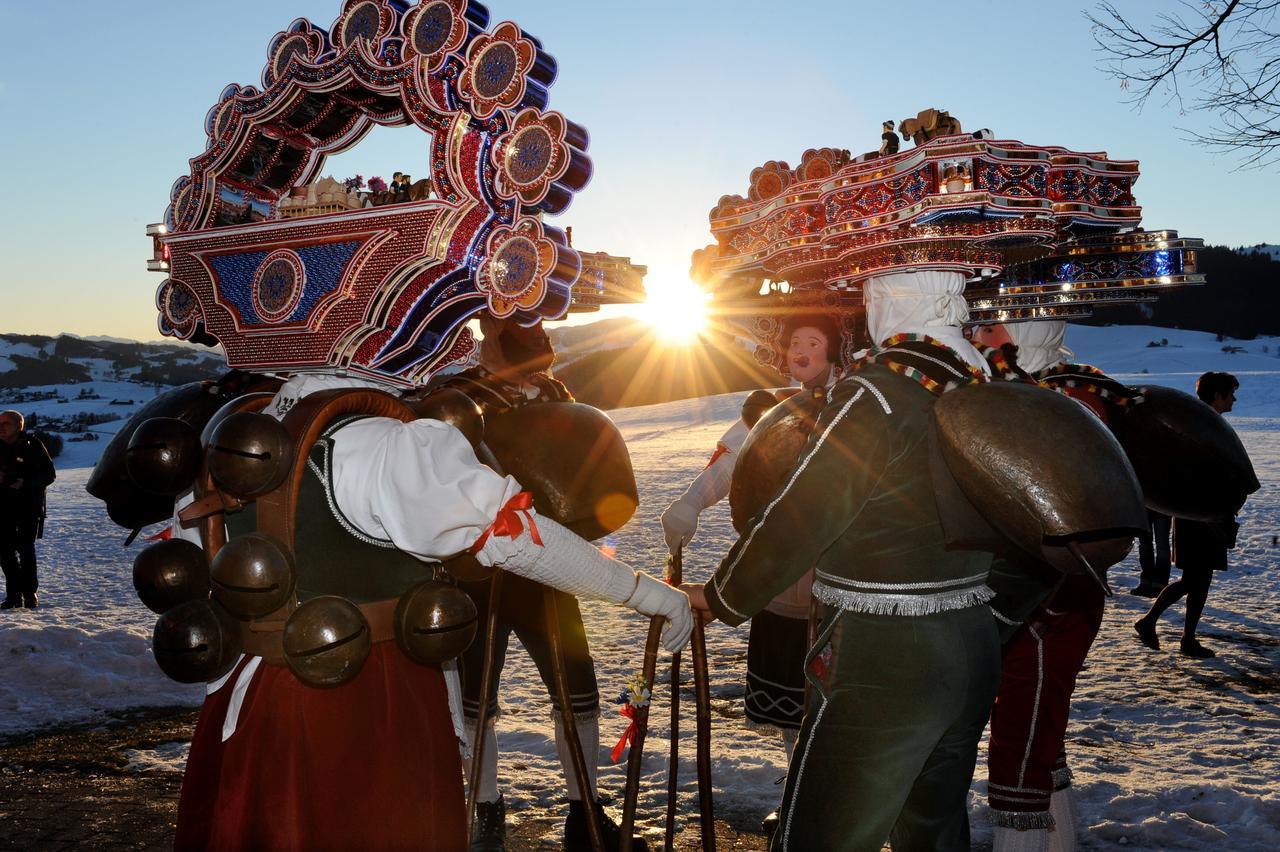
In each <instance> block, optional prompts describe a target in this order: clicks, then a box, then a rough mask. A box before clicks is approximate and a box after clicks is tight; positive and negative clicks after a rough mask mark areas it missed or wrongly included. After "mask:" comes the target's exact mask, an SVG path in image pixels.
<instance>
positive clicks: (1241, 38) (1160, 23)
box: [1086, 0, 1280, 168]
mask: <svg viewBox="0 0 1280 852" xmlns="http://www.w3.org/2000/svg"><path fill="white" fill-rule="evenodd" d="M1170 5H1171V6H1173V7H1174V8H1171V9H1170V10H1167V11H1162V12H1159V13H1157V14H1156V15H1155V16H1154V17H1153V18H1152V19H1151V20H1150V21H1146V22H1139V21H1136V20H1134V19H1132V18H1128V17H1126V16H1125V15H1124V14H1123V13H1121V12H1120V10H1119V9H1118V8H1117V7H1116V6H1115V5H1114V4H1113V3H1112V2H1110V0H1104V2H1101V3H1099V4H1098V6H1097V9H1096V14H1095V13H1086V17H1087V18H1088V19H1089V22H1090V23H1091V25H1092V27H1093V39H1094V42H1095V44H1096V45H1097V50H1098V52H1099V53H1100V54H1101V60H1100V63H1099V64H1100V66H1101V68H1102V69H1103V70H1104V71H1105V72H1106V73H1107V74H1108V75H1110V76H1111V77H1114V78H1115V79H1116V80H1118V81H1119V83H1120V88H1121V90H1123V91H1124V92H1126V93H1127V94H1126V97H1125V100H1126V101H1127V102H1128V103H1131V104H1133V106H1134V107H1135V108H1136V109H1139V110H1140V109H1142V107H1144V106H1145V105H1146V104H1147V102H1148V101H1150V100H1152V99H1156V100H1158V101H1160V102H1161V103H1162V105H1164V106H1176V107H1177V109H1178V112H1179V114H1180V115H1186V114H1187V113H1188V112H1199V113H1205V114H1207V115H1211V116H1213V118H1214V120H1215V126H1213V127H1212V128H1211V129H1210V130H1209V131H1207V132H1201V131H1189V135H1190V136H1191V138H1192V139H1194V140H1195V141H1196V142H1198V143H1200V144H1202V145H1204V146H1206V147H1208V148H1210V149H1211V150H1215V151H1221V152H1226V153H1231V154H1237V155H1239V157H1240V160H1241V162H1240V165H1239V168H1262V167H1265V166H1269V165H1272V164H1274V163H1277V162H1280V27H1278V26H1277V24H1278V23H1280V21H1277V12H1280V0H1212V1H1211V2H1191V1H1190V0H1180V2H1178V3H1176V4H1172V3H1171V4H1170Z"/></svg>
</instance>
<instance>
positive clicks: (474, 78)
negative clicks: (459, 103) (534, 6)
mask: <svg viewBox="0 0 1280 852" xmlns="http://www.w3.org/2000/svg"><path fill="white" fill-rule="evenodd" d="M536 56H537V48H536V47H534V44H533V42H532V41H530V40H529V39H527V38H525V37H524V36H523V35H522V34H521V33H520V28H519V27H518V26H516V25H515V24H513V23H511V22H510V21H503V22H502V23H501V24H498V26H497V28H496V29H494V31H493V32H491V33H485V34H483V35H478V36H476V37H475V39H474V40H473V41H472V42H471V46H470V47H468V48H467V67H466V69H465V70H464V71H463V72H462V79H461V80H459V81H458V94H459V95H460V96H461V97H462V99H463V100H465V101H468V102H470V104H471V114H472V115H473V116H475V117H476V118H478V119H482V120H483V119H486V118H489V117H490V116H491V115H493V114H494V113H495V112H497V111H498V110H499V109H514V108H515V107H517V106H519V105H520V102H521V100H522V99H523V98H524V96H525V92H526V90H527V88H528V77H529V72H530V71H532V70H533V65H534V59H535V58H536Z"/></svg>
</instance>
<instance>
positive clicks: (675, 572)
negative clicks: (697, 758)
mask: <svg viewBox="0 0 1280 852" xmlns="http://www.w3.org/2000/svg"><path fill="white" fill-rule="evenodd" d="M668 582H670V583H671V585H672V586H674V587H676V588H677V589H678V588H680V584H681V583H683V582H684V548H683V547H677V548H676V552H675V553H674V554H672V556H671V577H670V579H669V580H668ZM697 617H698V616H697V614H696V613H695V614H694V618H697ZM679 784H680V652H679V651H676V652H675V653H674V654H672V655H671V750H670V752H669V754H668V757H667V824H666V828H665V833H664V834H663V838H662V848H663V849H664V850H667V852H670V850H671V848H672V846H673V844H674V843H675V836H676V803H677V800H678V798H679V793H678V790H677V788H678V787H679Z"/></svg>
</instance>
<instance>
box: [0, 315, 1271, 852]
mask: <svg viewBox="0 0 1280 852" xmlns="http://www.w3.org/2000/svg"><path fill="white" fill-rule="evenodd" d="M1161 338H1165V339H1167V340H1168V341H1169V345H1168V346H1161V347H1157V348H1147V347H1146V343H1147V342H1148V341H1152V340H1155V341H1159V340H1160V339H1161ZM1069 343H1070V345H1071V346H1072V347H1073V348H1074V349H1075V350H1076V353H1077V357H1078V358H1079V359H1080V360H1083V361H1086V362H1089V363H1093V364H1095V365H1097V366H1099V367H1102V368H1103V369H1105V370H1107V371H1108V372H1111V373H1113V374H1114V375H1122V376H1124V377H1125V379H1126V380H1127V381H1131V382H1133V383H1142V382H1150V383H1154V384H1164V385H1169V386H1172V387H1177V388H1181V389H1183V390H1190V389H1191V387H1192V385H1193V384H1194V381H1195V377H1196V376H1197V375H1199V374H1200V373H1201V372H1203V371H1204V370H1207V369H1225V370H1229V371H1231V372H1233V373H1235V374H1236V375H1237V376H1239V377H1240V380H1241V389H1240V391H1239V393H1238V397H1239V403H1238V405H1237V408H1236V412H1235V414H1233V415H1232V416H1231V417H1230V419H1231V421H1232V422H1233V424H1234V425H1235V426H1236V428H1237V430H1238V431H1239V432H1240V435H1241V437H1242V439H1243V440H1244V443H1245V446H1246V447H1247V448H1248V449H1249V452H1250V454H1251V455H1252V457H1253V460H1254V464H1255V466H1256V468H1257V471H1258V477H1259V479H1260V480H1261V481H1262V483H1263V487H1262V490H1261V491H1260V492H1259V493H1258V494H1256V495H1254V497H1253V499H1251V500H1250V502H1249V504H1248V505H1247V506H1246V507H1245V510H1244V513H1243V516H1244V521H1245V526H1244V528H1243V530H1242V533H1241V538H1240V547H1239V548H1238V549H1237V550H1235V551H1233V552H1232V554H1231V570H1230V571H1228V572H1227V573H1226V574H1222V575H1219V576H1218V577H1217V578H1215V585H1214V588H1213V590H1212V591H1211V593H1210V598H1209V606H1208V608H1207V610H1206V613H1205V618H1204V621H1203V622H1202V627H1201V637H1202V639H1203V640H1204V642H1205V644H1206V645H1209V646H1210V647H1212V648H1214V649H1215V650H1216V651H1217V652H1218V658H1217V659H1216V660H1212V661H1208V662H1195V661H1191V660H1188V659H1186V658H1183V657H1181V656H1179V655H1178V654H1177V653H1176V651H1162V652H1151V651H1148V650H1147V649H1145V648H1143V647H1142V646H1140V645H1139V644H1138V642H1137V640H1136V638H1135V637H1134V634H1133V631H1132V628H1131V626H1130V625H1131V623H1132V621H1133V620H1134V619H1135V618H1137V616H1138V615H1139V614H1140V613H1141V612H1142V611H1143V610H1144V608H1145V603H1146V601H1144V600H1141V599H1137V598H1132V597H1129V596H1127V595H1124V594H1120V595H1118V596H1117V597H1116V598H1115V599H1114V600H1113V601H1112V602H1111V603H1110V605H1109V607H1108V612H1107V617H1106V622H1105V624H1104V626H1103V629H1102V632H1101V634H1100V635H1099V637H1098V641H1097V643H1096V644H1095V646H1094V650H1093V653H1092V654H1091V656H1090V659H1089V663H1088V665H1087V667H1086V669H1085V671H1084V673H1083V674H1082V676H1081V678H1080V684H1079V687H1078V689H1077V693H1076V702H1075V707H1074V711H1073V715H1072V724H1071V727H1070V730H1069V732H1068V750H1069V752H1070V754H1071V758H1072V763H1073V766H1074V768H1075V770H1076V787H1077V790H1078V791H1079V793H1080V795H1081V799H1082V806H1083V819H1084V822H1085V823H1086V824H1087V826H1088V828H1087V830H1086V831H1085V832H1084V833H1083V835H1082V837H1081V847H1082V848H1084V849H1111V848H1117V847H1119V846H1125V847H1127V848H1139V849H1232V850H1270V849H1275V848H1277V845H1278V841H1277V838H1278V837H1280V789H1278V788H1277V779H1278V778H1280V704H1278V703H1277V697H1278V696H1280V637H1278V636H1277V631H1276V626H1277V621H1278V620H1280V618H1278V616H1277V611H1278V610H1280V583H1278V582H1277V579H1276V577H1275V575H1274V574H1273V571H1274V570H1275V569H1276V567H1277V566H1278V565H1280V547H1277V546H1276V545H1275V544H1273V536H1275V535H1277V534H1280V530H1277V529H1276V526H1277V523H1276V517H1277V509H1278V508H1280V491H1278V487H1280V486H1278V483H1280V360H1277V355H1278V354H1280V353H1278V347H1280V341H1277V340H1275V339H1271V340H1257V341H1243V342H1241V341H1225V342H1217V341H1215V340H1214V338H1213V336H1212V335H1205V334H1199V333H1192V332H1177V331H1170V330H1168V329H1149V328H1122V329H1117V328H1108V329H1095V328H1073V329H1072V331H1071V333H1070V335H1069ZM1224 345H1237V346H1241V347H1244V348H1245V349H1246V350H1247V351H1246V352H1244V353H1235V354H1227V353H1224V352H1222V351H1221V349H1222V347H1223V346H1224ZM1264 346H1265V347H1267V349H1268V351H1267V352H1263V351H1262V348H1263V347H1264ZM742 397H743V394H729V395H725V396H719V397H711V398H707V399H700V400H685V401H681V402H674V403H667V404H664V405H655V406H647V407H643V408H634V409H624V410H619V411H615V412H612V416H613V417H614V419H615V420H616V421H617V422H618V424H619V426H620V427H621V428H622V430H623V433H624V435H625V436H626V438H627V441H628V444H629V446H630V449H631V454H632V459H633V462H634V465H635V469H636V474H637V479H638V481H639V487H640V494H641V506H640V509H639V511H638V512H637V515H636V517H635V518H634V519H633V520H632V522H631V523H630V524H628V525H627V526H626V527H625V528H624V529H623V530H621V531H620V532H619V533H618V534H617V535H616V536H614V541H613V543H614V544H615V545H616V547H617V555H618V557H619V558H620V559H623V560H626V561H628V562H631V563H632V564H634V565H636V566H638V567H643V568H645V569H647V570H650V571H653V572H655V573H657V572H660V570H661V568H662V565H663V560H664V557H665V553H664V549H663V544H662V536H661V532H660V527H659V524H658V517H659V515H660V514H661V512H662V510H663V509H664V508H665V507H666V505H667V504H668V503H669V502H670V501H671V500H673V499H675V498H676V497H677V496H678V495H679V494H680V493H681V491H682V490H683V488H684V486H685V484H686V483H687V482H688V481H689V480H690V479H691V478H692V477H693V476H694V475H695V474H696V473H697V471H698V470H699V469H700V468H701V467H702V466H703V464H705V461H706V458H707V455H708V454H709V452H710V450H711V448H712V447H713V446H714V444H715V441H716V439H717V438H718V437H719V436H720V434H721V433H722V432H723V431H724V429H725V428H727V426H728V425H729V424H730V423H731V422H732V421H733V419H734V418H735V417H736V416H737V412H738V406H739V404H740V401H741V399H742ZM87 475H88V471H87V470H85V469H83V468H70V469H68V468H64V469H62V470H61V471H60V474H59V480H58V482H57V484H56V485H55V486H54V488H53V490H52V491H51V493H50V495H49V498H50V499H49V503H50V518H49V523H48V526H47V532H46V538H45V539H44V541H43V542H42V543H41V560H42V566H43V567H42V570H41V578H42V584H43V589H42V592H41V609H39V610H37V611H21V610H18V611H10V612H6V613H0V659H3V660H4V668H3V671H4V677H3V678H0V734H3V733H13V732H16V731H22V730H28V729H31V728H35V727H38V726H42V725H48V724H55V723H60V722H69V721H82V720H86V719H92V718H94V717H97V716H101V714H102V713H103V711H106V710H114V709H122V708H127V707H137V706H147V705H171V704H191V705H194V704H196V703H197V702H199V700H200V697H201V694H202V689H201V688H199V687H190V686H181V685H178V684H175V683H172V682H171V681H168V680H167V679H165V678H164V677H163V676H162V675H161V674H160V673H159V671H158V670H157V669H156V667H155V665H154V663H153V662H152V660H151V655H150V651H149V637H150V631H151V626H152V624H153V623H154V616H152V615H151V614H150V613H149V612H148V611H147V610H146V609H145V608H143V606H142V605H141V603H139V602H138V601H137V599H136V597H135V596H134V594H133V591H132V588H131V585H130V563H131V561H132V556H133V554H134V553H135V552H136V551H137V547H138V545H134V547H132V548H130V549H128V550H125V549H122V547H121V544H122V543H123V540H124V535H125V533H124V531H123V530H119V529H117V528H115V527H113V526H112V525H111V524H110V522H109V521H108V520H107V518H106V516H105V513H104V512H103V511H102V509H101V508H100V507H99V506H98V505H97V504H96V503H95V502H94V501H92V499H91V498H89V497H88V495H86V494H85V493H84V491H83V486H84V482H85V480H86V478H87ZM732 537H733V534H732V528H731V526H730V524H729V520H728V511H727V507H724V506H720V507H716V508H714V509H712V510H710V511H709V512H708V513H706V515H704V518H703V520H702V522H701V524H700V527H699V532H698V536H697V538H696V539H695V541H694V543H693V545H692V546H691V548H690V549H689V552H688V553H687V555H686V560H685V569H686V575H687V577H688V578H689V579H692V580H701V579H705V578H706V577H707V576H708V574H709V573H710V571H711V569H712V568H713V567H714V565H715V564H716V561H717V560H718V559H719V557H720V556H721V555H722V554H723V553H724V552H725V551H726V550H727V548H728V546H729V544H730V543H731V541H732ZM1136 574H1137V566H1136V560H1135V559H1132V558H1131V559H1130V560H1128V561H1126V562H1125V563H1124V564H1123V565H1121V566H1119V567H1118V568H1117V569H1115V570H1114V571H1113V585H1114V586H1115V587H1116V588H1117V589H1126V588H1128V587H1130V586H1131V585H1133V583H1134V581H1135V580H1136ZM583 613H584V617H585V619H586V622H587V632H588V636H589V638H590V640H591V645H592V649H593V653H594V655H595V657H596V662H597V667H598V675H599V680H600V684H601V693H602V697H603V700H604V702H605V705H606V707H605V711H604V718H603V720H602V723H601V727H602V737H601V739H602V744H601V752H600V763H601V765H602V766H604V767H605V768H604V770H603V771H602V786H603V787H604V788H605V789H606V790H610V791H612V792H614V794H615V795H620V793H621V788H622V784H623V775H624V769H623V768H622V765H621V764H619V765H617V766H610V765H609V763H608V760H609V756H608V752H609V749H610V748H611V747H612V745H613V742H614V741H615V740H616V738H617V737H618V736H619V735H620V734H621V733H622V731H623V729H624V727H625V720H624V719H623V718H622V717H621V716H619V715H618V714H617V713H616V710H615V709H614V706H613V704H612V702H613V699H614V697H615V696H616V695H617V694H618V693H619V692H620V691H621V689H622V686H623V684H624V682H625V681H626V679H627V678H628V677H629V676H630V675H631V674H632V673H633V672H634V671H635V670H636V669H637V668H638V667H639V664H640V658H641V649H640V643H641V642H642V641H643V636H644V630H645V626H646V625H645V623H644V621H643V620H642V619H641V618H639V617H637V616H634V615H631V614H629V613H626V612H623V611H621V610H618V609H616V608H613V607H609V606H604V605H599V604H595V603H590V602H588V603H585V604H584V605H583ZM1180 624H1181V607H1180V606H1179V607H1175V609H1174V610H1172V611H1171V612H1170V617H1167V618H1166V620H1165V621H1164V622H1163V623H1162V625H1161V632H1162V635H1163V636H1164V639H1165V644H1166V646H1172V647H1173V648H1175V649H1176V635H1177V630H1178V629H1179V627H1180ZM746 638H747V631H746V628H745V627H743V628H739V629H729V628H726V627H725V626H724V625H720V624H717V625H713V626H711V627H710V628H709V629H708V634H707V639H708V653H709V655H710V657H711V660H712V665H711V679H712V685H711V691H712V702H713V709H714V713H715V715H716V720H715V726H714V746H713V754H714V765H713V772H714V776H715V779H716V808H717V815H718V816H723V817H727V818H729V819H730V820H731V821H733V822H735V823H737V824H739V825H742V826H743V827H748V826H751V825H752V824H753V823H754V822H755V821H756V820H758V818H759V817H760V816H762V815H763V814H764V813H765V812H767V811H768V810H770V809H771V808H772V807H773V806H774V805H775V804H776V802H777V799H778V797H779V795H780V792H781V788H780V787H779V786H775V784H774V782H775V781H776V780H777V779H778V778H779V777H780V776H781V775H782V772H783V771H784V759H783V752H782V749H781V747H780V744H779V743H778V741H777V740H775V739H771V738H769V737H767V736H763V735H761V734H758V733H756V732H753V731H749V730H747V729H746V728H745V727H744V726H743V724H742V707H741V703H742V695H743V669H744V667H745V659H746ZM668 662H669V658H667V657H665V656H664V657H663V658H661V659H660V662H659V672H658V681H659V684H658V686H657V690H656V691H657V696H656V705H655V709H654V712H653V716H652V718H651V728H650V735H649V739H648V742H647V744H646V749H645V754H646V759H645V762H644V774H645V785H644V786H645V793H644V795H643V796H642V799H641V806H640V821H641V823H642V827H643V828H644V829H645V830H646V831H650V832H660V831H661V821H662V802H663V796H664V795H665V792H664V791H665V778H666V754H667V748H668V739H667V737H668V730H667V721H666V719H667V707H668V702H667V698H666V695H667V692H668V687H667V686H666V685H664V683H665V682H666V681H669V669H668ZM682 672H683V675H684V677H683V681H684V686H683V692H682V695H683V698H684V702H683V703H684V707H685V708H686V711H687V712H686V718H685V721H684V723H683V725H682V727H681V732H682V745H681V747H682V752H681V754H682V766H681V779H682V784H681V790H682V792H681V813H683V814H686V815H688V814H694V813H696V809H697V808H696V794H695V790H694V786H693V784H692V781H693V778H694V766H693V759H694V749H693V741H692V738H691V737H692V731H693V720H692V706H693V694H692V685H691V682H690V680H689V667H688V662H687V655H686V660H685V665H684V666H683V668H682ZM501 694H502V704H503V707H504V715H503V717H502V719H501V720H500V722H499V728H498V730H499V744H500V749H501V751H502V763H501V784H502V787H503V788H504V790H505V792H506V796H507V801H508V806H509V808H510V809H511V811H512V816H513V818H514V819H521V811H522V810H523V811H526V812H538V813H545V812H546V811H547V809H551V810H553V811H554V810H558V809H559V806H558V801H559V799H560V796H561V793H560V790H559V788H558V787H556V786H555V785H554V784H553V783H549V781H548V779H552V778H555V777H556V776H557V775H558V774H559V767H558V763H557V761H556V759H555V749H554V746H553V744H552V741H551V734H552V728H551V724H550V720H549V717H548V714H547V711H546V706H547V705H546V700H545V694H544V689H543V687H542V685H541V682H540V681H539V679H538V677H537V674H536V671H535V670H534V668H533V666H532V664H531V663H530V662H529V661H528V659H527V657H525V656H524V655H522V654H520V653H518V652H516V651H513V652H512V653H510V654H509V655H508V669H507V671H506V673H505V676H504V679H503V688H502V692H501ZM183 754H184V752H183V750H182V748H181V747H180V746H178V745H174V746H172V747H170V746H166V747H164V749H162V750H160V751H156V752H138V753H136V754H130V755H129V759H130V761H131V763H132V765H133V766H135V767H136V768H138V769H147V768H154V767H157V766H170V767H173V766H177V765H180V764H181V761H182V758H183ZM984 761H985V755H984V756H983V758H981V759H980V760H979V765H978V768H977V772H976V775H975V782H974V787H973V795H972V797H971V810H972V814H973V826H974V839H975V843H976V844H977V845H978V846H982V845H984V844H989V837H990V831H989V829H988V828H987V827H986V822H985V818H984V816H983V810H984V806H985V790H986V771H985V766H984ZM531 809H532V810H531ZM547 828H548V835H549V836H550V835H552V834H553V832H554V829H553V828H552V825H551V822H550V819H549V818H548V820H547Z"/></svg>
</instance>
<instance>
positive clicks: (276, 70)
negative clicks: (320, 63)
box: [262, 18, 325, 89]
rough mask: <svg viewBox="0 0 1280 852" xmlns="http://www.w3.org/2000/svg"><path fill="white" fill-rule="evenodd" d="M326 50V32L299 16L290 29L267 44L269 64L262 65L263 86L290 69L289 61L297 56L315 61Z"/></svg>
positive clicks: (302, 59)
mask: <svg viewBox="0 0 1280 852" xmlns="http://www.w3.org/2000/svg"><path fill="white" fill-rule="evenodd" d="M324 51H325V35H324V32H323V31H321V30H319V29H316V28H315V27H313V26H312V25H311V22H310V21H308V20H307V19H306V18H298V19H297V20H295V21H294V22H293V23H292V24H290V25H289V29H287V30H285V31H283V32H279V33H276V37H275V38H273V39H272V40H271V43H270V44H269V45H267V64H266V65H264V66H263V67H262V87H263V88H264V89H269V88H271V85H272V84H273V83H275V81H276V80H279V79H280V78H281V77H283V76H284V74H285V72H286V71H288V70H289V63H290V62H292V61H293V59H294V57H297V59H298V61H299V62H309V63H312V64H314V63H315V61H316V60H317V59H318V58H319V57H320V55H321V54H322V53H324Z"/></svg>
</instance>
